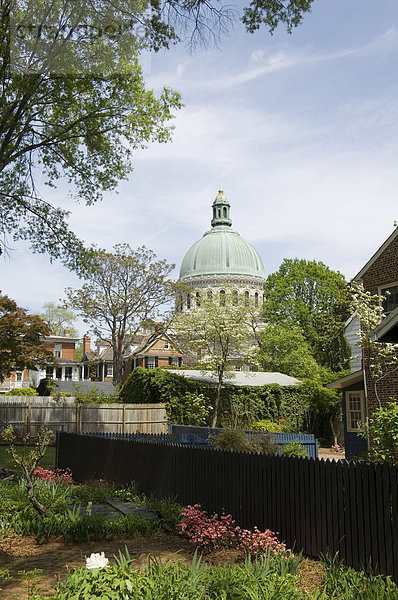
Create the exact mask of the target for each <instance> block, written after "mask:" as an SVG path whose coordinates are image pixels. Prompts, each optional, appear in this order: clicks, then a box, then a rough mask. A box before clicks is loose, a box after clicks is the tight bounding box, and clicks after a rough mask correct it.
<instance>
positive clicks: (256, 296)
mask: <svg viewBox="0 0 398 600" xmlns="http://www.w3.org/2000/svg"><path fill="white" fill-rule="evenodd" d="M254 305H255V306H258V292H256V293H255V294H254Z"/></svg>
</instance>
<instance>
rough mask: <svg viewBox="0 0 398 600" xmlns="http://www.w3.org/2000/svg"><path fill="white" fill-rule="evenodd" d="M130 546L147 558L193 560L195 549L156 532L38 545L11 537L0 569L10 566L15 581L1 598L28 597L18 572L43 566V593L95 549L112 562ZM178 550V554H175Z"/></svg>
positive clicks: (0, 548)
mask: <svg viewBox="0 0 398 600" xmlns="http://www.w3.org/2000/svg"><path fill="white" fill-rule="evenodd" d="M125 546H127V548H128V551H129V553H130V556H131V558H133V559H135V560H137V562H138V563H139V562H140V561H143V560H144V561H145V560H146V556H147V555H148V554H153V555H154V556H157V557H159V558H161V559H162V560H167V559H168V558H170V557H171V556H172V555H174V557H173V559H174V558H175V559H177V557H178V560H182V561H188V562H190V561H191V559H192V555H193V548H192V546H191V545H190V544H188V542H186V541H185V540H183V539H181V538H180V537H179V536H177V535H174V534H168V533H163V532H156V533H153V534H151V535H145V536H137V537H135V538H130V539H123V538H118V539H115V540H110V541H101V542H87V543H83V544H73V543H65V542H64V540H63V537H62V536H60V538H50V540H49V542H48V543H44V544H40V545H39V544H37V542H36V541H35V540H34V539H33V538H19V537H13V538H12V537H10V538H8V540H6V541H4V542H0V568H2V569H9V570H10V573H11V575H12V576H13V577H14V578H15V581H11V582H10V583H8V584H7V583H4V584H2V585H1V584H0V587H2V588H3V589H2V590H1V591H0V598H1V599H2V600H3V599H4V600H5V599H7V600H23V599H25V598H27V583H26V582H24V581H21V579H20V577H19V576H18V571H31V570H33V569H42V570H43V577H44V582H43V585H42V586H41V589H42V592H45V591H48V592H50V591H51V590H53V589H54V586H55V585H56V583H57V580H58V579H65V577H66V575H67V573H68V569H69V568H70V567H79V566H85V564H86V562H85V559H86V557H87V556H90V554H91V553H93V552H104V553H105V556H106V557H107V558H109V560H110V562H114V560H113V557H114V555H116V556H117V555H118V551H119V550H121V551H123V550H124V548H125ZM175 553H177V554H175Z"/></svg>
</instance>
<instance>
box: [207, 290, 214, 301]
mask: <svg viewBox="0 0 398 600" xmlns="http://www.w3.org/2000/svg"><path fill="white" fill-rule="evenodd" d="M207 299H208V300H213V292H212V291H211V290H207Z"/></svg>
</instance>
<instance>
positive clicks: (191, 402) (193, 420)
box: [166, 392, 212, 425]
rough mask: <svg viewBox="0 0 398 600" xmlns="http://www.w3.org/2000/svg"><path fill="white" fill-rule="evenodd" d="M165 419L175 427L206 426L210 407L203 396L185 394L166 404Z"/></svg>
mask: <svg viewBox="0 0 398 600" xmlns="http://www.w3.org/2000/svg"><path fill="white" fill-rule="evenodd" d="M166 411H167V419H168V421H169V423H174V424H176V425H206V424H207V422H208V418H209V415H210V414H211V412H212V406H211V403H210V402H209V399H208V398H206V397H205V396H204V395H203V394H197V393H193V392H185V394H184V395H182V396H177V397H176V396H174V397H173V398H170V400H168V401H167V402H166Z"/></svg>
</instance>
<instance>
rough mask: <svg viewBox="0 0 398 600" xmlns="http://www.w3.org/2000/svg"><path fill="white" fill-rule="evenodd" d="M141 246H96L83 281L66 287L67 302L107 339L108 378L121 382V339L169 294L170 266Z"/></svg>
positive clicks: (128, 334)
mask: <svg viewBox="0 0 398 600" xmlns="http://www.w3.org/2000/svg"><path fill="white" fill-rule="evenodd" d="M155 258H156V256H155V254H154V253H153V252H152V251H151V250H148V249H147V248H145V247H142V248H138V249H137V250H134V249H133V248H131V247H130V246H129V244H117V245H116V246H114V251H113V252H106V251H105V250H96V252H95V256H94V259H93V264H92V266H91V269H90V271H88V272H87V273H86V279H87V280H88V282H87V283H85V284H84V285H83V286H82V288H81V289H78V290H73V289H71V288H68V289H67V290H66V295H67V298H68V301H69V306H71V307H72V308H73V309H74V310H76V311H77V312H78V313H79V314H80V315H81V316H82V317H83V319H84V321H85V322H86V323H89V324H90V325H91V326H92V328H93V331H94V333H95V335H98V336H100V337H101V338H103V339H109V341H110V343H111V346H112V349H113V381H114V382H115V383H119V382H120V378H121V374H122V362H123V350H124V345H125V343H126V338H128V337H132V336H134V335H135V334H136V333H137V332H138V330H139V329H140V327H141V325H142V323H143V322H145V321H146V320H148V319H149V318H153V317H155V316H156V314H157V312H158V311H159V309H160V308H161V307H164V306H165V304H166V303H167V302H169V301H170V299H171V298H172V296H173V289H174V288H173V284H172V282H171V281H170V280H169V279H168V275H169V274H170V272H171V271H172V270H173V268H174V265H170V264H168V263H167V262H166V261H165V260H155Z"/></svg>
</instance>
